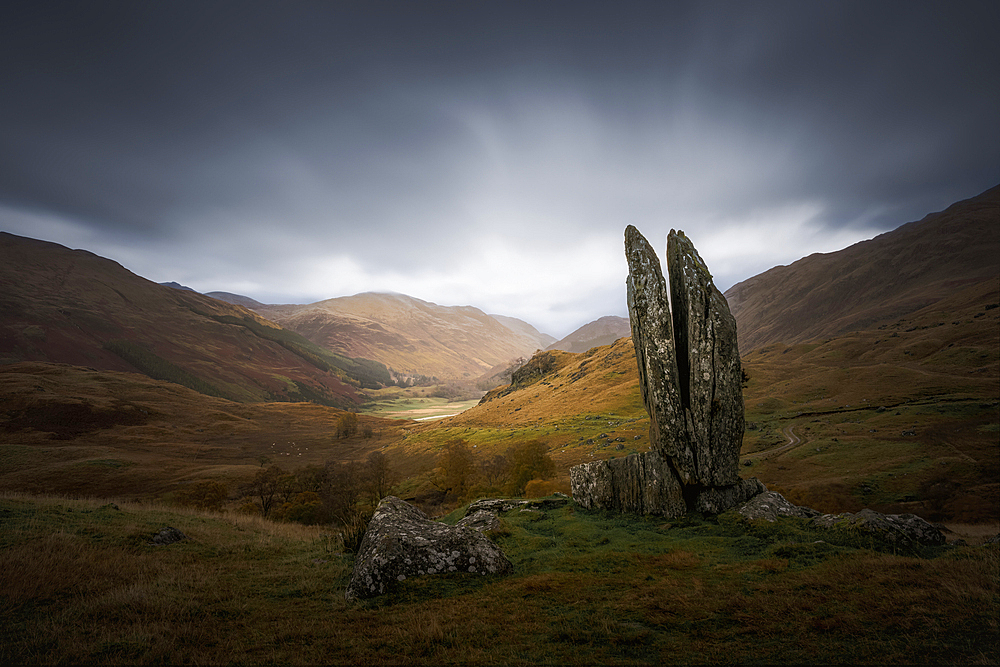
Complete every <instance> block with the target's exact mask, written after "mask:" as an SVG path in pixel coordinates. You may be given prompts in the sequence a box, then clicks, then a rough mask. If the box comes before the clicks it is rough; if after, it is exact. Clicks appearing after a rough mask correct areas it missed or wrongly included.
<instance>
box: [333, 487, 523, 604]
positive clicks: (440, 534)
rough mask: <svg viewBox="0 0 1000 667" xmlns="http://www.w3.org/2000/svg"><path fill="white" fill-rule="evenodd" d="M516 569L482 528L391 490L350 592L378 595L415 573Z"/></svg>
mask: <svg viewBox="0 0 1000 667" xmlns="http://www.w3.org/2000/svg"><path fill="white" fill-rule="evenodd" d="M512 570H513V566H512V565H511V563H510V561H509V560H507V557H506V556H504V555H503V552H502V551H500V548H499V547H498V546H497V545H495V544H494V543H493V542H491V541H490V540H489V539H487V538H486V537H485V536H484V535H483V533H482V532H481V531H479V530H475V529H473V528H471V527H468V526H449V525H446V524H443V523H438V522H435V521H431V520H430V519H429V518H428V517H427V515H426V514H424V513H423V512H421V511H420V510H419V509H417V508H416V507H413V506H412V505H410V504H408V503H406V502H404V501H402V500H400V499H399V498H396V497H395V496H389V497H387V498H384V499H382V502H380V503H379V505H378V508H377V509H376V510H375V514H374V515H373V516H372V519H371V521H370V522H369V523H368V529H367V531H365V537H364V539H363V540H362V542H361V547H360V549H358V554H357V557H356V558H355V561H354V572H353V573H352V575H351V580H350V582H349V583H348V584H347V592H346V597H347V599H348V600H355V599H360V598H370V597H375V596H377V595H381V594H383V593H385V592H387V591H388V590H390V588H391V587H392V586H393V585H394V584H396V583H397V582H400V581H403V580H405V579H407V578H408V577H413V576H420V575H428V574H443V573H448V572H467V573H472V574H480V575H485V574H507V573H509V572H511V571H512Z"/></svg>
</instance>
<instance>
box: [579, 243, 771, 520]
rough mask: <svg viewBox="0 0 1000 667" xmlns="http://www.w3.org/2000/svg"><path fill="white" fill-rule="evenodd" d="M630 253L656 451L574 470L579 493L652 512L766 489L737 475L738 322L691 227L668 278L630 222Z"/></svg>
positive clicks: (596, 501)
mask: <svg viewBox="0 0 1000 667" xmlns="http://www.w3.org/2000/svg"><path fill="white" fill-rule="evenodd" d="M625 256H626V258H627V259H628V265H629V276H628V282H627V287H628V309H629V318H630V321H631V325H632V342H633V344H634V346H635V356H636V363H637V364H638V368H639V386H640V388H641V390H642V399H643V403H644V404H645V406H646V411H647V412H648V413H649V417H650V431H649V436H650V446H651V449H652V451H651V452H649V453H647V454H639V455H635V456H630V457H627V458H625V459H612V460H609V461H597V462H594V463H587V464H583V465H580V466H576V467H575V468H573V469H572V470H571V472H570V478H571V483H572V486H573V497H574V498H575V499H576V500H577V502H579V503H580V504H582V505H584V506H585V507H592V508H605V509H613V510H618V511H629V512H639V513H644V514H663V515H666V516H679V515H681V514H683V513H684V512H685V511H688V510H697V511H724V510H725V509H728V508H729V506H730V503H736V502H737V500H738V499H742V500H746V499H747V498H749V497H752V496H753V495H755V494H757V493H759V492H761V491H762V490H763V486H762V485H761V484H760V482H758V481H757V480H756V479H748V480H742V479H740V477H739V475H738V469H739V454H740V446H741V444H742V441H743V429H744V419H743V395H742V390H741V387H742V379H743V374H742V367H741V365H740V356H739V349H738V347H737V343H736V320H735V319H734V318H733V316H732V313H730V312H729V306H728V304H727V303H726V300H725V297H723V296H722V293H721V292H719V290H718V289H717V288H716V287H715V284H714V283H713V282H712V275H711V274H710V273H709V272H708V267H707V266H706V265H705V262H704V261H703V260H702V259H701V257H700V256H699V255H698V251H697V250H695V248H694V245H693V244H692V243H691V241H690V240H689V239H688V238H687V237H686V236H685V235H684V233H683V232H679V231H673V230H671V232H670V235H669V236H668V237H667V274H668V278H669V280H668V281H667V280H664V278H663V273H662V271H661V269H660V260H659V258H658V257H657V255H656V252H655V251H654V250H653V248H652V247H651V246H650V245H649V243H648V242H647V241H646V239H645V238H644V237H643V236H642V234H640V233H639V231H638V230H637V229H636V228H635V227H632V226H631V225H630V226H629V227H628V228H626V230H625ZM636 457H638V458H636ZM644 486H646V487H649V488H648V489H647V490H645V491H643V490H642V488H643V487H644ZM741 502H742V501H741Z"/></svg>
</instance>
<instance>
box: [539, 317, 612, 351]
mask: <svg viewBox="0 0 1000 667" xmlns="http://www.w3.org/2000/svg"><path fill="white" fill-rule="evenodd" d="M631 335H632V326H631V324H629V319H628V318H627V317H618V316H617V315H606V316H604V317H601V318H598V319H596V320H594V321H593V322H589V323H587V324H584V325H583V326H582V327H580V328H579V329H577V330H576V331H574V332H573V333H571V334H569V335H568V336H566V337H565V338H563V339H562V340H559V341H556V342H554V343H552V344H551V345H549V346H548V347H547V348H545V349H546V350H563V351H565V352H586V351H587V350H589V349H590V348H592V347H597V346H599V345H611V344H612V343H614V342H615V341H616V340H618V339H619V338H628V337H629V336H631Z"/></svg>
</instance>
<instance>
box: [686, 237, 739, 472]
mask: <svg viewBox="0 0 1000 667" xmlns="http://www.w3.org/2000/svg"><path fill="white" fill-rule="evenodd" d="M667 273H668V275H669V276H670V297H671V313H672V315H673V325H674V341H675V349H676V359H677V361H676V363H677V368H678V380H679V383H680V392H679V393H680V400H681V404H682V406H683V409H684V415H685V423H686V425H687V428H688V437H689V441H690V447H691V450H692V452H693V459H694V470H692V471H691V472H690V474H689V475H688V478H689V479H694V480H697V482H698V483H700V484H703V485H705V486H727V485H731V484H736V483H737V482H738V481H739V455H740V447H741V445H742V444H743V429H744V418H743V392H742V379H743V374H742V366H741V364H740V353H739V349H738V347H737V343H736V319H735V318H734V317H733V315H732V313H731V312H730V311H729V304H728V303H726V298H725V297H724V296H722V292H720V291H719V290H718V288H717V287H716V286H715V283H713V282H712V274H711V273H709V272H708V267H707V266H705V262H704V261H703V260H702V259H701V257H700V256H699V255H698V251H697V250H695V248H694V244H692V243H691V241H690V240H689V239H688V238H687V236H685V235H684V232H677V231H674V230H670V235H669V236H668V237H667ZM680 465H681V466H683V465H684V463H681V464H680Z"/></svg>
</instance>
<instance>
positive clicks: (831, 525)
mask: <svg viewBox="0 0 1000 667" xmlns="http://www.w3.org/2000/svg"><path fill="white" fill-rule="evenodd" d="M810 523H811V524H812V525H813V526H816V527H818V528H828V529H831V530H846V531H855V532H860V533H866V534H868V535H871V536H872V537H875V538H877V539H879V540H880V541H882V542H887V543H889V544H898V545H900V546H911V545H913V544H923V545H928V546H938V545H941V544H944V543H945V537H944V533H942V532H941V531H940V530H938V529H937V528H936V527H934V525H933V524H931V523H929V522H927V521H925V520H924V519H921V518H920V517H919V516H916V515H915V514H882V513H881V512H876V511H875V510H871V509H867V508H866V509H863V510H861V511H860V512H858V513H857V514H851V513H850V512H845V513H843V514H824V515H822V516H818V517H816V518H815V519H813V520H812V521H811V522H810Z"/></svg>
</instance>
